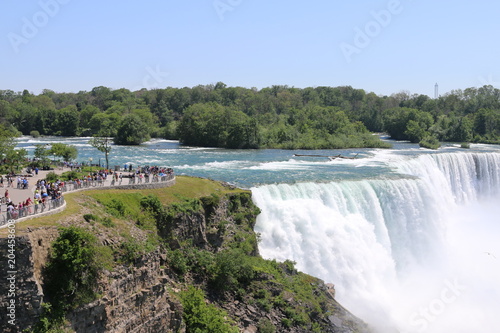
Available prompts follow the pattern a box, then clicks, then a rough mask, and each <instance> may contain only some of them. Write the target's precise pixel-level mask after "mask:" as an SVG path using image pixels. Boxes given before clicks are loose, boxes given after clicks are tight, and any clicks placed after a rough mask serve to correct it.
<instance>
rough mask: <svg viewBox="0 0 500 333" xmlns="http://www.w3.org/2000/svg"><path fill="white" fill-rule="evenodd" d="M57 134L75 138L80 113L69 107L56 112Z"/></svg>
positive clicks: (73, 107) (74, 107) (72, 106)
mask: <svg viewBox="0 0 500 333" xmlns="http://www.w3.org/2000/svg"><path fill="white" fill-rule="evenodd" d="M56 124H57V132H58V133H60V135H62V136H76V135H77V132H78V128H79V125H80V113H79V112H78V110H77V108H76V106H74V105H71V106H68V107H66V108H64V109H60V110H58V111H57V112H56Z"/></svg>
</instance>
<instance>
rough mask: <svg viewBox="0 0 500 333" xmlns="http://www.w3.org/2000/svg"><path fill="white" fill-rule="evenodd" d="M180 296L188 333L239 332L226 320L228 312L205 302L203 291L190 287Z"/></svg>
mask: <svg viewBox="0 0 500 333" xmlns="http://www.w3.org/2000/svg"><path fill="white" fill-rule="evenodd" d="M180 296H181V302H182V306H183V308H184V313H183V314H182V316H183V318H184V320H185V322H186V333H195V332H196V333H198V332H216V333H237V332H238V328H237V327H235V326H234V323H233V322H232V321H230V320H228V319H226V318H227V313H226V311H224V310H221V309H219V308H217V307H216V306H214V305H212V304H207V303H206V302H205V294H204V293H203V291H202V290H200V289H196V288H194V287H192V286H190V287H189V289H188V290H187V291H183V292H181V295H180Z"/></svg>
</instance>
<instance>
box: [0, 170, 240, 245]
mask: <svg viewBox="0 0 500 333" xmlns="http://www.w3.org/2000/svg"><path fill="white" fill-rule="evenodd" d="M240 191H241V190H239V189H234V190H232V189H230V188H228V187H225V186H223V185H222V184H220V183H218V182H215V181H211V180H208V179H202V178H193V177H185V176H177V177H176V184H175V185H174V186H172V187H169V188H162V189H153V190H151V189H143V190H119V189H116V190H88V191H80V192H73V193H68V194H65V195H64V198H65V200H66V204H67V205H66V209H65V210H63V211H62V212H60V213H57V214H54V215H48V216H43V217H38V218H34V219H31V220H26V221H22V222H19V223H17V224H16V233H17V234H18V235H22V234H23V233H25V232H26V230H27V228H31V229H33V228H39V227H49V226H58V225H60V224H61V223H62V222H64V221H68V219H71V217H72V216H76V215H80V214H82V209H83V207H82V204H84V203H85V202H87V201H88V197H91V198H93V199H95V200H97V201H99V202H101V203H105V202H107V201H110V200H111V199H113V198H114V199H117V200H120V201H122V202H123V203H125V204H126V206H127V208H128V209H129V210H130V211H132V212H135V213H137V212H138V211H139V200H140V198H142V197H143V196H147V195H149V194H153V195H156V196H157V197H158V198H159V199H160V201H161V202H162V203H163V204H164V205H168V204H172V203H174V202H180V201H182V200H183V199H185V198H201V197H204V196H209V195H210V194H212V193H220V194H222V193H229V192H240ZM6 235H7V229H0V237H5V236H6Z"/></svg>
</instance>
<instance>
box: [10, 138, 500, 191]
mask: <svg viewBox="0 0 500 333" xmlns="http://www.w3.org/2000/svg"><path fill="white" fill-rule="evenodd" d="M88 140H89V138H54V137H44V138H37V139H34V138H31V137H22V138H20V139H19V147H23V148H26V149H27V150H28V152H29V153H30V155H31V156H32V154H33V151H34V149H35V144H48V145H50V143H51V142H63V143H66V144H70V145H74V146H76V147H77V148H78V158H77V161H79V162H87V163H88V162H89V158H92V163H99V161H100V163H101V164H102V165H104V164H105V159H104V154H103V153H100V152H99V151H98V150H97V149H95V148H93V147H91V146H90V145H89V144H88ZM473 150H475V151H500V149H498V148H497V147H495V146H487V145H477V146H475V147H474V148H473ZM463 151H464V150H462V149H459V148H456V146H449V147H447V148H445V149H442V150H440V151H439V153H443V152H463ZM295 154H299V155H301V154H302V155H309V154H316V155H326V156H334V155H338V154H341V155H342V156H346V157H354V156H357V158H356V159H355V160H347V159H336V160H334V161H329V160H328V159H327V158H324V157H296V156H294V155H295ZM421 154H435V152H432V151H429V150H423V149H420V148H419V147H418V145H415V144H410V143H398V142H396V143H394V149H391V150H376V149H346V150H318V151H316V150H315V151H304V150H277V149H264V150H226V149H217V148H197V147H183V146H181V145H180V144H179V143H178V142H177V141H168V140H153V141H150V142H147V143H145V144H142V145H140V146H132V147H130V146H113V148H112V150H111V153H110V155H109V159H110V166H111V167H112V166H114V165H118V166H120V167H123V165H124V164H132V165H134V166H137V165H161V166H169V167H173V168H174V169H175V171H176V173H177V174H178V175H190V176H198V177H206V178H211V179H215V180H220V181H225V182H228V183H231V184H234V185H237V186H239V187H243V188H251V187H254V186H258V185H262V184H280V183H298V182H329V181H340V180H355V179H366V178H385V177H397V176H400V174H399V173H398V172H395V171H394V167H395V165H392V164H391V163H392V160H391V158H390V156H391V155H394V156H409V157H411V156H416V155H421Z"/></svg>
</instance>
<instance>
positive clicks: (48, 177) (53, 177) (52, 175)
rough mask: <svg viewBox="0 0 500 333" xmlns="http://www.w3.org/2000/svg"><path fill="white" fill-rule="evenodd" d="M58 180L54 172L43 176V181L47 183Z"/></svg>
mask: <svg viewBox="0 0 500 333" xmlns="http://www.w3.org/2000/svg"><path fill="white" fill-rule="evenodd" d="M58 179H59V176H58V175H57V174H56V173H55V172H54V171H51V172H48V173H47V174H46V175H45V181H47V182H49V183H53V182H55V181H57V180H58Z"/></svg>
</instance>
